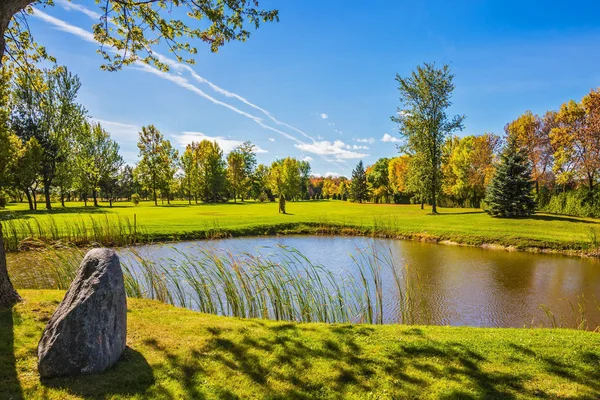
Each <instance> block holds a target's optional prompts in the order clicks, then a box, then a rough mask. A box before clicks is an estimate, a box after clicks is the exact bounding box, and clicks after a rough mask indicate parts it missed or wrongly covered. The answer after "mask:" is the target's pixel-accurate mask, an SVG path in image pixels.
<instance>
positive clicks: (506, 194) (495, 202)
mask: <svg viewBox="0 0 600 400" xmlns="http://www.w3.org/2000/svg"><path fill="white" fill-rule="evenodd" d="M532 185H533V181H532V179H531V165H530V163H529V159H528V157H527V154H526V153H525V150H524V149H521V148H519V146H518V145H517V143H516V140H515V139H514V138H509V141H508V143H507V146H506V149H505V150H504V152H503V153H502V155H501V158H500V164H498V166H497V167H496V173H495V174H494V178H493V179H492V182H491V184H490V186H489V187H488V189H487V194H486V199H485V201H486V203H487V210H486V211H487V212H488V213H489V214H490V215H491V216H493V217H523V216H527V215H531V214H533V212H534V211H535V201H534V199H533V193H532V187H533V186H532Z"/></svg>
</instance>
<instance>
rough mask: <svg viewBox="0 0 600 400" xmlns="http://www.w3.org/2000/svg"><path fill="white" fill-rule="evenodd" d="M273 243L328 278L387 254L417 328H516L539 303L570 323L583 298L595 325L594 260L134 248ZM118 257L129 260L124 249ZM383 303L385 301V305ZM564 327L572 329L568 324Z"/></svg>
mask: <svg viewBox="0 0 600 400" xmlns="http://www.w3.org/2000/svg"><path fill="white" fill-rule="evenodd" d="M277 245H284V246H289V247H292V248H295V249H297V250H299V251H300V252H301V253H302V254H303V255H305V256H306V257H307V258H308V259H310V260H311V261H312V262H313V263H315V264H321V265H324V266H326V267H327V268H328V269H329V270H331V271H332V272H333V273H335V274H340V275H341V274H348V273H350V274H353V275H354V276H357V274H358V271H357V269H356V264H355V263H354V262H353V260H352V257H351V255H352V254H356V253H357V250H358V249H364V248H367V247H371V246H376V247H377V248H379V249H386V251H387V249H388V248H389V249H390V251H391V254H392V256H393V258H394V262H395V264H396V266H397V267H398V268H400V267H402V268H403V267H405V266H406V267H407V268H408V271H409V273H411V274H414V276H416V277H418V290H419V298H420V299H421V300H422V301H420V302H419V307H421V308H422V310H420V312H419V315H421V318H420V320H419V321H418V322H420V323H431V324H437V325H469V326H493V327H523V326H525V325H531V324H533V325H536V326H537V325H541V324H545V323H546V322H547V321H548V319H547V317H546V315H545V313H544V311H543V310H542V309H541V308H540V305H542V304H544V305H546V306H548V307H549V309H550V310H552V312H553V313H554V314H556V315H558V316H562V317H564V318H567V321H568V319H569V318H573V319H574V318H575V317H576V315H575V313H573V311H572V310H571V305H570V304H569V302H571V303H572V305H574V306H575V307H576V303H577V302H578V296H584V298H586V299H587V300H589V304H588V308H587V310H586V317H587V318H588V321H589V325H591V326H598V325H600V310H599V309H598V304H600V303H598V302H594V301H593V299H594V298H596V299H600V260H597V259H580V258H572V257H565V256H558V255H545V254H530V253H522V252H505V251H497V250H486V249H480V248H471V247H460V246H443V245H436V244H430V243H420V242H410V241H400V240H391V239H378V238H362V237H360V238H356V237H322V236H318V237H315V236H288V237H275V238H273V237H271V238H240V239H226V240H214V241H210V242H183V243H177V244H169V245H149V246H142V247H139V248H137V250H138V252H139V253H140V254H141V255H142V256H144V257H147V258H151V259H155V260H156V259H161V258H164V259H166V258H170V257H173V255H174V252H175V250H174V249H178V250H180V251H184V252H193V251H195V250H194V249H198V248H211V249H215V250H217V251H222V252H227V253H233V254H235V253H243V252H248V253H257V252H260V253H261V254H263V255H265V256H267V255H272V256H273V257H277V253H278V250H279V249H278V247H277ZM120 255H121V257H123V258H125V259H126V260H127V259H128V260H130V261H132V260H133V257H132V254H131V252H130V251H129V250H127V249H123V250H120ZM383 272H384V275H383V283H384V286H383V293H384V296H385V295H386V293H391V292H393V285H394V280H393V277H392V273H391V272H390V271H383ZM386 300H387V301H386ZM384 307H385V314H386V315H387V316H388V317H387V319H388V320H393V318H390V316H391V315H394V314H395V313H397V312H398V310H396V309H395V307H397V302H396V301H395V299H391V298H387V299H384ZM571 325H572V324H571Z"/></svg>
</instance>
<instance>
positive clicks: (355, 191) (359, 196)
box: [350, 160, 368, 203]
mask: <svg viewBox="0 0 600 400" xmlns="http://www.w3.org/2000/svg"><path fill="white" fill-rule="evenodd" d="M350 196H351V197H352V200H354V201H358V202H359V203H362V202H363V201H366V200H367V196H368V188H367V173H366V172H365V167H364V166H363V162H362V160H361V161H360V162H359V163H358V165H357V166H356V168H354V170H353V171H352V182H351V183H350Z"/></svg>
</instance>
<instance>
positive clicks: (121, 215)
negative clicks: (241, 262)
mask: <svg viewBox="0 0 600 400" xmlns="http://www.w3.org/2000/svg"><path fill="white" fill-rule="evenodd" d="M288 211H289V214H287V215H283V214H278V213H277V205H276V204H275V203H254V202H246V203H237V204H233V203H227V204H214V205H213V204H200V205H191V206H190V205H187V203H185V202H174V203H173V204H172V205H171V206H168V205H163V206H158V207H155V206H154V205H153V204H151V203H149V202H145V203H142V204H140V205H139V206H137V207H134V206H132V205H131V204H129V203H123V204H118V205H116V206H115V207H113V208H108V207H96V208H94V207H82V204H81V203H70V204H69V203H68V205H67V207H66V208H61V207H60V205H59V204H57V205H56V208H55V210H53V211H52V212H46V211H43V210H39V211H35V212H31V211H28V210H27V209H26V205H25V204H11V205H9V206H8V207H7V209H6V210H4V211H0V219H2V220H4V222H3V224H4V230H5V233H4V234H5V238H6V239H7V246H10V249H11V250H14V249H16V248H17V247H18V246H19V244H20V243H23V242H24V241H25V242H27V241H28V240H30V239H31V238H41V239H47V240H58V239H61V238H62V239H67V240H69V241H71V242H75V243H77V242H80V243H78V244H85V243H91V242H94V241H95V242H100V243H103V244H105V245H115V244H125V243H128V242H130V241H131V240H133V236H135V240H137V241H146V242H148V241H166V240H188V239H204V238H211V237H225V236H246V235H267V234H276V233H284V234H290V233H317V234H318V233H321V234H356V235H372V234H378V235H383V236H389V237H399V238H407V239H416V240H431V241H451V242H457V243H462V244H468V245H476V246H478V245H485V244H492V245H498V246H505V247H512V248H517V249H521V250H526V249H538V250H552V251H560V252H583V253H589V254H594V253H597V249H598V246H599V244H600V221H599V220H594V219H586V218H574V217H567V216H558V215H550V214H536V215H534V216H531V217H529V218H523V219H498V218H491V217H489V216H488V215H487V214H485V213H484V212H483V211H481V210H479V209H441V210H440V211H441V212H440V214H439V215H429V214H428V210H427V209H426V210H421V209H420V208H419V206H413V205H376V204H355V203H350V202H344V201H334V200H331V201H310V202H297V203H289V204H288ZM134 215H135V218H136V228H135V229H134V228H133V220H134ZM22 247H23V246H22Z"/></svg>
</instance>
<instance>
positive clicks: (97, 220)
mask: <svg viewBox="0 0 600 400" xmlns="http://www.w3.org/2000/svg"><path fill="white" fill-rule="evenodd" d="M0 223H2V231H3V238H4V248H5V250H6V251H21V250H30V249H34V248H45V247H47V246H54V247H59V248H60V247H64V246H66V245H74V246H86V245H90V244H102V245H104V246H125V245H130V244H134V243H137V242H138V241H145V239H146V238H147V234H146V233H145V230H144V229H142V228H140V227H139V226H138V225H137V223H136V222H135V219H134V220H133V221H132V220H131V219H130V218H128V217H123V216H119V215H117V216H114V215H111V216H109V215H103V216H92V215H88V216H87V217H83V216H81V217H80V218H78V219H71V220H69V222H68V223H60V222H59V221H58V220H57V219H56V218H55V217H54V216H52V215H48V216H46V217H45V218H43V219H42V218H21V219H7V220H6V221H2V222H0Z"/></svg>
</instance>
